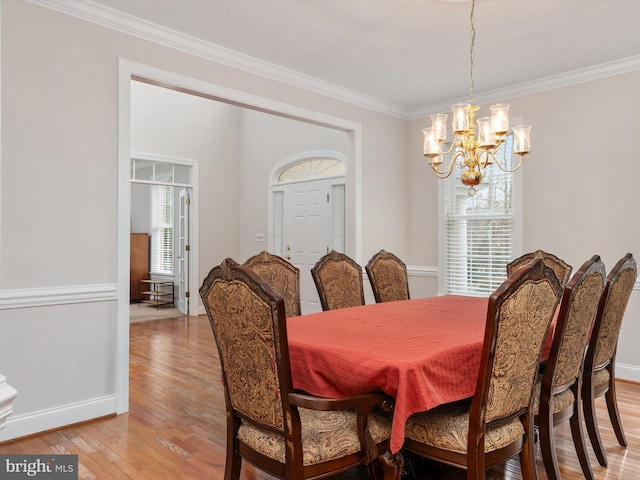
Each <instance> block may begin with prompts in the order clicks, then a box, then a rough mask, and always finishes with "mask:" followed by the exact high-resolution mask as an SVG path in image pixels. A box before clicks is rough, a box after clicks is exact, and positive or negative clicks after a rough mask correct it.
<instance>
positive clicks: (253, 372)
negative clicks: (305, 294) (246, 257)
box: [200, 259, 291, 432]
mask: <svg viewBox="0 0 640 480" xmlns="http://www.w3.org/2000/svg"><path fill="white" fill-rule="evenodd" d="M267 289H269V287H268V286H266V285H265V284H262V282H261V280H260V279H259V278H258V277H256V275H255V273H254V272H252V271H251V270H250V269H249V268H247V267H244V266H240V265H238V264H237V263H236V262H234V261H233V260H231V259H226V260H225V261H224V262H223V263H222V264H221V265H220V266H217V267H214V268H213V269H212V270H211V272H210V273H209V275H208V276H207V278H206V279H205V281H204V283H203V285H202V287H201V288H200V294H201V297H202V300H203V302H204V306H205V309H206V310H207V314H208V316H209V321H210V323H211V328H212V329H213V333H214V336H215V339H216V344H217V346H218V354H219V357H220V365H221V367H222V374H223V381H224V387H225V388H224V390H225V396H226V401H227V409H228V410H233V411H234V412H236V413H237V414H238V415H241V416H242V417H243V418H245V419H246V420H249V421H251V422H255V423H257V424H259V425H267V426H269V427H271V428H273V429H275V430H278V431H281V432H284V429H285V415H284V411H283V399H282V395H281V392H282V386H281V383H282V382H284V383H286V384H287V385H285V388H286V387H288V386H290V384H291V378H290V376H287V375H286V373H287V372H286V369H285V371H284V372H283V370H282V369H280V368H278V362H279V361H281V359H283V358H284V359H288V348H287V338H286V333H285V331H284V330H283V328H284V321H285V319H284V315H283V314H282V313H283V312H284V308H283V300H282V298H281V297H280V296H278V295H276V294H273V292H271V293H272V295H269V294H267V293H266V290H267ZM278 304H280V305H278ZM283 373H284V374H283Z"/></svg>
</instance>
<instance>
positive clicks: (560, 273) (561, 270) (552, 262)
mask: <svg viewBox="0 0 640 480" xmlns="http://www.w3.org/2000/svg"><path fill="white" fill-rule="evenodd" d="M535 258H541V259H542V261H543V262H544V263H545V264H546V265H547V266H549V267H551V268H552V269H553V271H554V273H555V274H556V276H557V277H558V280H560V283H561V284H562V285H566V284H567V282H568V281H569V278H570V277H571V270H572V267H571V265H569V264H568V263H566V262H565V261H564V260H562V259H560V258H558V257H556V256H555V255H553V254H551V253H547V252H545V251H543V250H536V251H535V252H531V253H525V254H524V255H522V256H521V257H519V258H516V259H515V260H514V261H512V262H511V263H509V264H508V265H507V276H511V274H512V273H513V272H515V271H516V270H517V269H518V268H520V267H522V266H523V265H526V264H528V263H530V262H531V261H532V260H533V259H535Z"/></svg>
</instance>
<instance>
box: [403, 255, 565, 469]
mask: <svg viewBox="0 0 640 480" xmlns="http://www.w3.org/2000/svg"><path fill="white" fill-rule="evenodd" d="M561 293H562V287H561V285H560V282H559V281H558V279H557V277H556V275H555V273H554V272H553V270H552V269H551V268H550V267H547V266H546V265H545V264H544V263H543V262H542V260H540V259H535V260H534V261H533V262H531V263H529V264H528V265H525V266H524V267H522V268H521V269H519V270H518V271H517V272H516V273H514V274H513V275H512V276H510V277H509V279H508V280H507V281H505V282H504V283H503V284H502V286H501V287H500V288H498V289H497V290H496V291H495V292H494V293H493V294H492V295H491V297H490V299H489V307H488V311H487V324H486V330H485V339H484V347H483V350H482V358H481V363H480V373H479V375H478V384H477V386H476V392H475V394H474V396H473V398H472V399H471V401H470V402H469V401H467V402H458V403H456V404H448V405H443V406H440V407H437V408H436V409H433V410H430V411H428V412H422V413H418V414H414V415H412V416H411V417H410V418H409V420H408V421H407V427H406V429H405V444H404V448H405V449H407V450H409V451H411V452H414V453H417V454H420V455H423V456H426V457H429V458H432V459H434V460H440V461H445V462H447V463H451V464H455V465H458V466H460V467H463V468H467V469H468V478H484V468H485V467H487V468H488V467H490V466H491V465H494V464H496V463H501V462H504V461H506V460H507V459H509V458H511V457H512V456H514V455H516V454H518V453H519V454H520V464H521V468H522V470H523V472H522V474H523V477H524V478H534V476H535V472H534V471H532V469H535V458H534V442H533V413H532V412H531V410H530V407H531V404H532V401H533V389H534V384H535V380H536V374H537V370H538V364H539V359H540V353H541V351H542V347H543V345H544V341H545V339H546V336H547V332H548V329H549V326H550V324H551V321H552V319H553V316H554V313H555V311H556V308H557V306H558V303H559V302H560V297H561Z"/></svg>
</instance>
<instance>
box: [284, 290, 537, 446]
mask: <svg viewBox="0 0 640 480" xmlns="http://www.w3.org/2000/svg"><path fill="white" fill-rule="evenodd" d="M488 301H489V298H488V297H473V296H462V295H442V296H437V297H430V298H419V299H411V300H401V301H395V302H385V303H375V304H367V305H362V306H356V307H349V308H342V309H337V310H327V311H323V312H318V313H312V314H306V315H301V316H297V317H290V318H288V319H287V336H288V344H289V360H290V365H291V375H292V379H293V386H294V388H296V389H301V390H304V391H306V392H308V393H311V394H313V395H317V396H321V397H326V398H340V397H344V396H350V395H358V394H363V393H368V392H379V391H382V392H384V393H386V394H388V395H390V396H391V397H393V398H394V405H393V420H392V427H391V440H390V450H391V452H392V453H396V452H399V451H400V449H401V448H402V445H403V442H404V429H405V424H406V421H407V419H408V418H409V416H411V415H412V414H414V413H417V412H422V411H426V410H430V409H432V408H435V407H437V406H438V405H442V404H445V403H449V402H454V401H457V400H462V399H465V398H469V397H472V396H473V394H474V391H475V387H476V382H477V378H478V371H479V368H480V357H481V353H482V346H483V342H484V331H485V324H486V317H487V308H488ZM549 345H550V340H549V341H548V342H547V346H546V347H545V348H546V349H547V350H548V347H549Z"/></svg>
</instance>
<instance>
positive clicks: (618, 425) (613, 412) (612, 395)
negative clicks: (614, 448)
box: [605, 377, 627, 447]
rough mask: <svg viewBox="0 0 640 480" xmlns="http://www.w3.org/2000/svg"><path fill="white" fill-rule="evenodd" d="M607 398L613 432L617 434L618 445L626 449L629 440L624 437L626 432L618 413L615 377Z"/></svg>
mask: <svg viewBox="0 0 640 480" xmlns="http://www.w3.org/2000/svg"><path fill="white" fill-rule="evenodd" d="M605 398H606V400H607V410H608V411H609V419H610V420H611V425H612V426H613V431H614V432H616V438H617V439H618V443H619V444H620V446H622V447H626V446H627V439H626V437H625V436H624V431H623V430H622V422H620V413H619V412H618V401H617V399H616V383H615V379H614V378H613V377H611V380H610V383H609V390H608V391H607V393H606V395H605Z"/></svg>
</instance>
